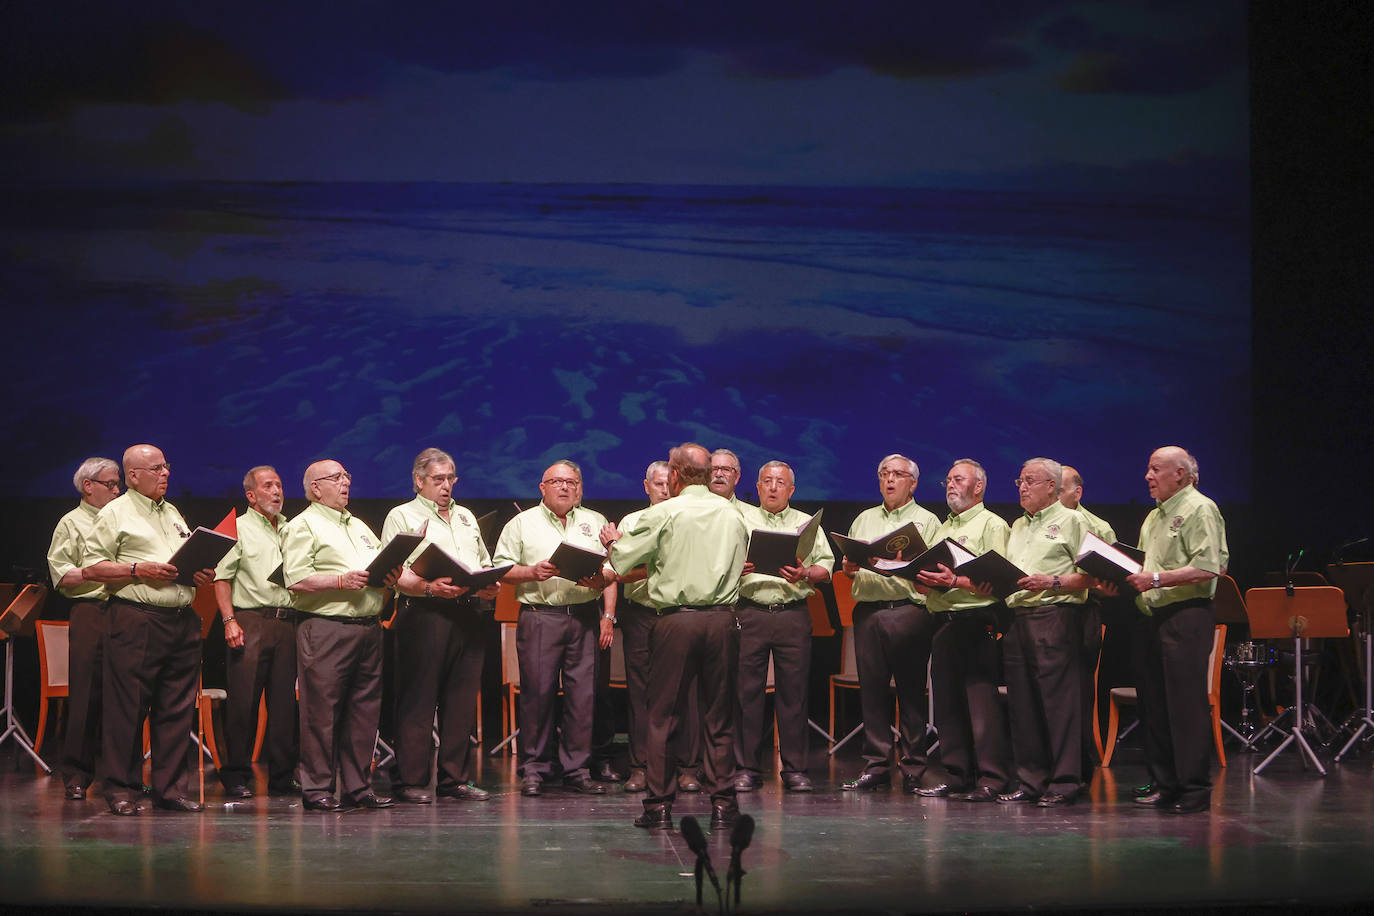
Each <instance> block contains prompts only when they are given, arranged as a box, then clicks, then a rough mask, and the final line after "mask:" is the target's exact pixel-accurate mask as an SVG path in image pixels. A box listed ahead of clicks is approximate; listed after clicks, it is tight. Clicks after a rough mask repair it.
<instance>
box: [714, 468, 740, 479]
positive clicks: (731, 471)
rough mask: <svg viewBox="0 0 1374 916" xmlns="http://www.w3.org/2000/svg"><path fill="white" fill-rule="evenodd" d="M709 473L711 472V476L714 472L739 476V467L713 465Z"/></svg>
mask: <svg viewBox="0 0 1374 916" xmlns="http://www.w3.org/2000/svg"><path fill="white" fill-rule="evenodd" d="M711 474H712V476H714V475H716V474H733V475H734V476H736V477H738V476H739V468H732V467H724V466H722V467H715V468H711Z"/></svg>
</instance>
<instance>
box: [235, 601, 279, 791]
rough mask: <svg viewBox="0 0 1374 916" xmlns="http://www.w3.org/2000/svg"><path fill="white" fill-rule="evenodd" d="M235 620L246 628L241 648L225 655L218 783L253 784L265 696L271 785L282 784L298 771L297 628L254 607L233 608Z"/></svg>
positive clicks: (268, 767)
mask: <svg viewBox="0 0 1374 916" xmlns="http://www.w3.org/2000/svg"><path fill="white" fill-rule="evenodd" d="M234 619H235V620H237V621H238V624H239V626H240V627H242V628H243V645H242V646H240V647H239V648H237V649H229V650H228V651H227V653H226V654H225V660H224V661H225V674H226V684H227V688H228V689H227V693H228V694H229V698H228V700H227V701H226V702H225V704H224V723H225V737H224V744H225V755H224V766H222V767H220V771H219V778H220V782H222V783H223V784H224V785H226V786H242V785H248V784H249V783H250V782H251V781H252V779H253V743H254V742H255V741H256V740H257V736H258V734H257V733H258V706H259V704H260V702H261V701H262V698H263V696H264V695H266V697H267V734H266V743H265V749H266V751H267V773H268V784H269V785H281V784H283V783H287V782H290V781H291V779H292V778H293V777H294V776H295V773H296V762H297V750H296V728H297V726H298V723H297V719H298V716H297V713H296V627H295V625H294V623H292V621H291V620H281V619H279V618H276V617H268V616H265V615H264V613H263V612H262V611H261V610H258V609H256V608H253V609H247V608H235V609H234Z"/></svg>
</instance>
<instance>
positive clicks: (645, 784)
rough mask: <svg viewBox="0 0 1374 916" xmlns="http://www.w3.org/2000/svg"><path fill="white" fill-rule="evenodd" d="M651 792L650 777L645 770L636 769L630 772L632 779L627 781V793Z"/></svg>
mask: <svg viewBox="0 0 1374 916" xmlns="http://www.w3.org/2000/svg"><path fill="white" fill-rule="evenodd" d="M648 790H649V777H648V775H647V774H646V773H645V772H644V770H643V769H641V768H639V767H636V768H635V769H633V770H630V778H629V779H627V780H625V791H626V792H647V791H648Z"/></svg>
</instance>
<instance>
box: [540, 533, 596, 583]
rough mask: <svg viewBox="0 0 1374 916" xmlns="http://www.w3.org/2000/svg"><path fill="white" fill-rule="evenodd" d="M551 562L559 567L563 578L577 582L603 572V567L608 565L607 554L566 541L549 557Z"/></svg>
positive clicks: (559, 572)
mask: <svg viewBox="0 0 1374 916" xmlns="http://www.w3.org/2000/svg"><path fill="white" fill-rule="evenodd" d="M549 562H550V563H552V564H553V565H554V566H557V567H558V575H559V576H560V577H561V578H564V579H571V580H572V581H574V582H577V581H579V580H582V579H586V578H589V577H591V576H594V575H596V574H597V573H599V572H601V567H602V566H605V565H606V554H604V553H598V552H597V551H595V550H588V549H587V548H586V547H578V546H577V545H576V544H569V543H568V542H567V541H564V542H563V543H561V544H559V545H558V549H557V550H555V551H554V552H553V556H551V557H549Z"/></svg>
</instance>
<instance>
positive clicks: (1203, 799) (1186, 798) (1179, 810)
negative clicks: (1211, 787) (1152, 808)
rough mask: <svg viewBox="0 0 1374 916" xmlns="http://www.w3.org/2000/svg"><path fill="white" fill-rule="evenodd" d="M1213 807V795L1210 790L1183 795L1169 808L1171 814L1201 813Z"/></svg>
mask: <svg viewBox="0 0 1374 916" xmlns="http://www.w3.org/2000/svg"><path fill="white" fill-rule="evenodd" d="M1211 807H1212V795H1211V793H1210V792H1196V793H1193V794H1191V795H1181V796H1179V798H1178V800H1177V801H1175V802H1174V803H1173V804H1171V805H1169V806H1168V808H1166V809H1165V810H1167V811H1168V812H1169V813H1170V814H1201V813H1202V812H1203V811H1207V810H1209V809H1210V808H1211Z"/></svg>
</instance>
